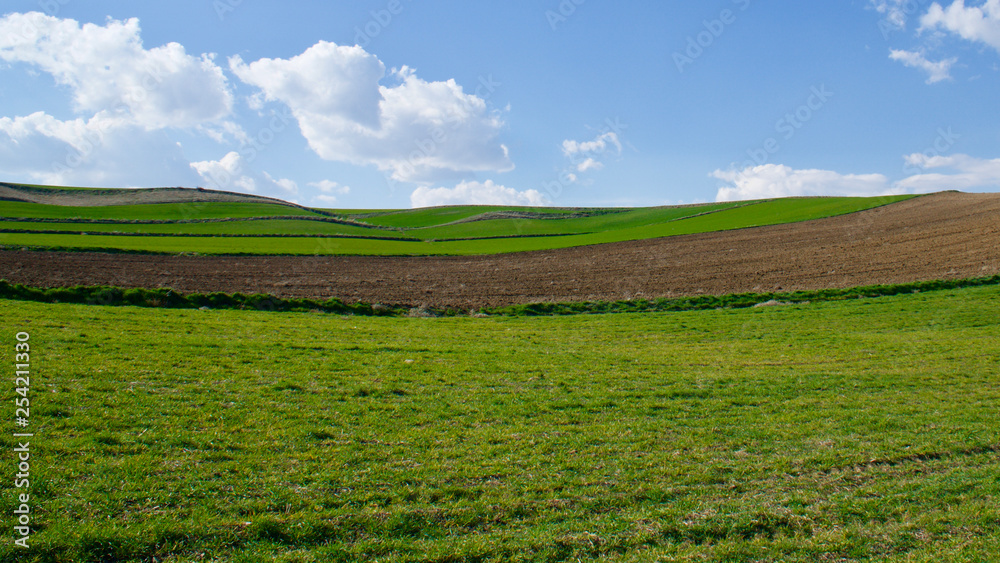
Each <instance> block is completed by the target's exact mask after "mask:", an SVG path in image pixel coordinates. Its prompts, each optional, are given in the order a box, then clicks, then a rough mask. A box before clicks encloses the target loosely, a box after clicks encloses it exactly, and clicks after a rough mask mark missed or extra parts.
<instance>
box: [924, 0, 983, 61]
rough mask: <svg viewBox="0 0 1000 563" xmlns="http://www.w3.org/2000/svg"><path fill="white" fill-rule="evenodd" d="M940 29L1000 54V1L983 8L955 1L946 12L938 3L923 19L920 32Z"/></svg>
mask: <svg viewBox="0 0 1000 563" xmlns="http://www.w3.org/2000/svg"><path fill="white" fill-rule="evenodd" d="M938 28H943V29H945V30H947V31H950V32H952V33H955V34H957V35H959V36H960V37H962V38H963V39H966V40H968V41H972V42H977V43H984V44H986V45H989V46H990V47H993V48H994V49H996V50H997V51H1000V0H986V2H985V3H983V4H982V5H980V6H966V5H965V0H955V1H954V2H953V3H952V4H951V6H948V7H947V8H943V7H941V5H940V4H938V3H937V2H935V3H934V4H932V5H931V7H930V9H928V10H927V13H926V14H924V16H923V17H922V18H920V30H921V31H924V30H935V29H938Z"/></svg>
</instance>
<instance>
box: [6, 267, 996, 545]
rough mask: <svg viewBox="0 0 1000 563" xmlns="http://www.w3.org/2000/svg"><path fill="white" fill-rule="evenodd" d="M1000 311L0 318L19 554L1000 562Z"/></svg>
mask: <svg viewBox="0 0 1000 563" xmlns="http://www.w3.org/2000/svg"><path fill="white" fill-rule="evenodd" d="M998 319H1000V288H998V287H996V286H989V287H979V288H968V289H959V290H942V291H934V292H928V293H919V294H910V295H904V296H897V297H883V298H877V299H857V300H850V301H844V302H828V303H813V304H799V305H792V306H776V307H764V308H757V309H742V310H710V311H698V312H684V313H645V314H616V315H581V316H570V317H558V318H552V317H546V318H482V319H480V318H448V319H400V318H361V317H341V316H335V315H328V314H322V313H287V314H286V313H260V312H248V311H216V310H209V311H199V310H153V309H139V308H129V307H98V306H77V305H65V304H62V305H60V304H56V305H52V304H40V303H28V302H15V301H0V326H3V327H4V331H3V334H2V335H0V342H2V344H3V349H4V350H5V360H4V361H5V365H8V366H10V365H11V364H12V363H13V360H14V359H13V354H14V343H15V340H14V336H15V333H17V332H18V331H27V332H29V333H30V335H31V340H30V342H31V354H32V356H31V359H32V369H33V374H34V375H33V377H32V380H31V402H32V404H31V407H32V410H31V424H32V427H31V428H30V429H31V430H32V431H33V432H34V433H35V437H34V438H33V442H32V448H33V456H34V457H33V458H32V460H33V463H32V467H31V472H32V478H31V495H32V499H33V501H32V502H33V504H34V508H33V509H34V517H35V528H34V531H33V534H32V536H31V547H30V549H29V550H27V551H25V550H21V549H20V548H16V547H14V546H13V541H12V539H10V538H11V537H12V532H11V531H10V530H12V529H13V526H14V521H13V519H12V513H13V511H14V509H15V508H16V505H15V500H14V495H13V494H12V492H13V489H12V488H11V485H10V484H9V483H12V479H13V473H14V462H13V461H11V460H12V459H13V457H12V455H11V454H8V455H6V456H4V459H6V460H7V461H5V462H4V464H5V468H4V471H5V475H7V476H8V477H5V478H4V480H5V485H4V489H5V494H4V495H3V497H2V503H0V510H2V516H0V518H2V521H0V524H2V526H3V529H4V530H5V532H4V534H5V535H6V536H7V537H8V540H5V541H4V542H2V543H0V561H3V562H13V561H17V562H29V561H65V562H70V561H73V562H82V561H172V562H179V561H247V562H250V561H264V560H267V561H287V562H292V561H300V562H307V561H380V562H392V561H436V562H445V561H448V562H461V561H470V562H471V561H476V562H487V561H497V562H500V561H576V560H577V559H579V560H600V561H656V560H663V561H670V560H709V559H711V560H719V561H744V560H757V561H837V560H878V561H941V560H947V561H984V560H989V559H990V558H992V557H994V555H995V546H996V545H997V542H998V540H1000V508H998V504H997V496H998V493H1000V477H998V475H1000V458H998V452H1000V424H998V423H997V408H998V407H997V405H1000V383H998V374H1000V352H998V351H1000V326H998V325H1000V320H998ZM12 375H13V374H11V377H9V378H5V381H8V384H7V385H6V386H5V388H4V389H3V391H2V397H3V398H4V401H5V404H6V405H8V407H6V409H5V410H4V413H6V414H5V418H6V419H8V420H9V421H11V423H7V428H12V427H13V424H12V422H13V418H14V408H13V400H14V398H15V397H16V395H15V393H14V388H13V381H12V380H13V377H12ZM2 440H3V448H4V449H5V450H6V451H8V452H10V451H11V450H12V448H13V447H15V442H14V438H12V437H11V434H10V432H7V433H5V434H4V435H3V438H2Z"/></svg>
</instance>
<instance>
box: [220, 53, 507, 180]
mask: <svg viewBox="0 0 1000 563" xmlns="http://www.w3.org/2000/svg"><path fill="white" fill-rule="evenodd" d="M229 62H230V68H231V69H232V71H233V73H235V74H236V75H237V76H238V77H239V78H240V80H242V81H243V82H245V83H247V84H249V85H252V86H255V87H256V88H259V89H260V90H261V93H262V94H263V95H264V97H265V99H266V100H268V101H276V102H281V103H284V104H286V105H287V106H288V107H289V108H290V109H291V110H292V113H293V115H294V116H295V118H296V119H297V120H298V123H299V127H300V129H301V130H302V134H303V135H304V136H305V138H306V140H307V141H308V143H309V146H310V148H312V150H313V151H314V152H316V154H317V155H319V156H320V157H321V158H323V159H326V160H331V161H338V162H349V163H352V164H360V165H375V166H376V167H378V168H379V169H380V170H383V171H385V172H387V173H389V174H390V175H391V177H392V178H393V179H394V180H397V181H406V182H434V181H438V180H439V179H441V178H446V177H454V176H455V175H456V174H459V175H461V174H464V173H469V172H475V171H493V172H503V171H508V170H511V169H513V164H512V163H511V161H510V158H509V156H508V152H507V147H505V146H504V145H502V144H501V143H500V142H499V141H498V139H497V138H498V136H499V134H500V132H501V130H502V129H503V128H504V126H505V124H504V121H503V119H502V118H501V117H500V116H499V115H498V114H496V113H494V112H491V111H490V110H489V109H488V107H487V105H486V101H485V100H483V99H482V98H480V97H478V96H476V95H474V94H466V93H465V92H464V90H463V89H462V87H461V86H459V85H458V84H457V83H456V82H455V81H454V80H448V81H445V82H428V81H425V80H422V79H420V78H419V77H418V76H417V75H416V72H415V71H413V70H412V69H409V68H407V67H403V68H402V69H399V70H392V71H390V72H388V73H387V72H386V69H385V65H384V64H383V63H382V62H381V61H380V60H379V59H378V58H377V57H375V56H374V55H372V54H370V53H367V52H366V51H365V50H364V49H362V48H361V47H358V46H352V47H346V46H340V45H336V44H334V43H329V42H326V41H320V42H319V43H317V44H315V45H313V46H312V47H310V48H309V49H307V50H306V51H305V52H303V53H302V54H300V55H298V56H295V57H292V58H291V59H261V60H258V61H255V62H252V63H249V64H247V63H245V62H243V60H242V59H241V58H240V57H232V58H231V59H230V61H229ZM383 82H391V84H389V85H386V84H383Z"/></svg>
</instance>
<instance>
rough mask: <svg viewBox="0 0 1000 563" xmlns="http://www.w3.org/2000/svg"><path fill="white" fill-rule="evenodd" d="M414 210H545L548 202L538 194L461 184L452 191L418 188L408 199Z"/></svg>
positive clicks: (491, 186)
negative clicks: (452, 207)
mask: <svg viewBox="0 0 1000 563" xmlns="http://www.w3.org/2000/svg"><path fill="white" fill-rule="evenodd" d="M410 203H411V204H412V205H413V207H435V206H439V205H518V206H533V207H537V206H544V205H548V204H549V201H548V200H547V199H545V196H543V195H542V193H541V192H539V191H537V190H525V191H517V190H515V189H514V188H507V187H504V186H501V185H499V184H495V183H493V181H492V180H486V182H483V183H480V182H462V183H460V184H458V185H457V186H455V187H454V188H428V187H424V186H421V187H419V188H417V189H416V190H414V191H413V193H412V194H411V195H410Z"/></svg>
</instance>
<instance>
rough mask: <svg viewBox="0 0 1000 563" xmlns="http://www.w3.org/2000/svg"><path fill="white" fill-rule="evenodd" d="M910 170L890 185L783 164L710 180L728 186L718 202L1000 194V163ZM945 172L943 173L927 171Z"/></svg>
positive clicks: (926, 164)
mask: <svg viewBox="0 0 1000 563" xmlns="http://www.w3.org/2000/svg"><path fill="white" fill-rule="evenodd" d="M903 159H904V161H905V163H906V168H905V170H906V171H911V170H912V171H915V172H916V173H915V174H911V175H910V176H908V177H906V178H903V179H902V180H899V181H897V182H891V181H890V180H889V179H888V178H887V177H885V176H883V175H882V174H840V173H838V172H833V171H830V170H795V169H792V168H790V167H788V166H784V165H780V164H764V165H762V166H751V167H747V168H744V169H743V170H716V171H715V172H712V173H711V176H712V177H714V178H717V179H719V180H722V181H724V182H726V183H727V185H726V186H723V187H721V188H719V191H718V194H717V195H716V201H738V200H747V199H769V198H778V197H797V196H857V197H864V196H879V195H898V194H919V193H932V192H940V191H945V190H964V191H969V190H973V191H974V190H979V191H984V190H997V189H1000V158H998V159H993V160H987V159H980V158H974V157H971V156H968V155H964V154H956V155H950V156H939V155H934V156H929V155H926V154H921V153H914V154H911V155H907V156H904V157H903ZM929 169H947V170H946V171H945V172H927V170H929Z"/></svg>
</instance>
